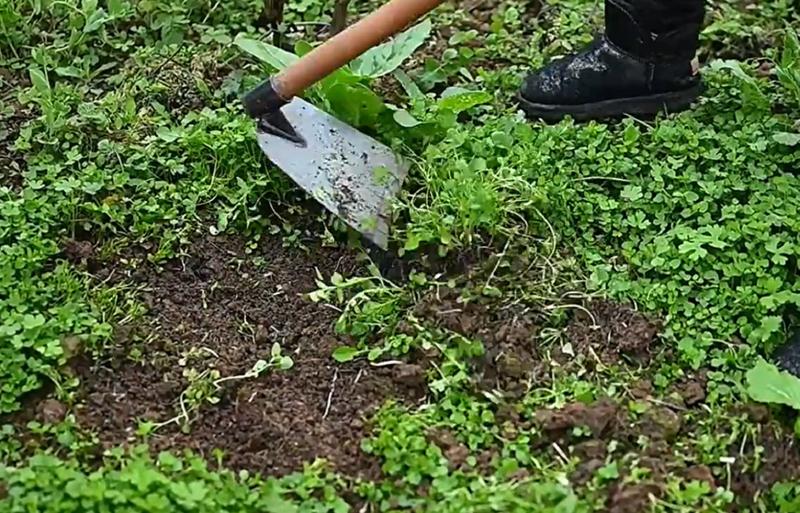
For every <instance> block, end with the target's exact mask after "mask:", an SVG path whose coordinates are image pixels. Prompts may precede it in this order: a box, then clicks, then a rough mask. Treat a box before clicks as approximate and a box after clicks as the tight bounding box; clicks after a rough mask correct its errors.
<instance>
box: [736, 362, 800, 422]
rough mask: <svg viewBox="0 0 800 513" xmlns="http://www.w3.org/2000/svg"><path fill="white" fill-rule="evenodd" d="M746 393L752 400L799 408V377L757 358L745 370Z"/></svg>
mask: <svg viewBox="0 0 800 513" xmlns="http://www.w3.org/2000/svg"><path fill="white" fill-rule="evenodd" d="M747 394H748V395H749V396H750V398H751V399H753V400H754V401H758V402H761V403H769V404H782V405H786V406H790V407H792V408H794V409H795V410H800V379H798V378H796V377H794V376H792V375H791V374H789V373H788V372H785V371H781V370H779V369H778V368H777V367H776V366H775V365H773V364H771V363H768V362H767V361H766V360H764V359H763V358H759V360H758V362H756V365H755V367H753V368H752V369H750V370H749V371H748V372H747Z"/></svg>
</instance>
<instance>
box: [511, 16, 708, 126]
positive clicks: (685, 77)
mask: <svg viewBox="0 0 800 513" xmlns="http://www.w3.org/2000/svg"><path fill="white" fill-rule="evenodd" d="M605 12H606V15H605V16H606V30H605V33H604V34H602V35H600V36H598V37H597V38H596V39H595V41H594V42H593V43H592V44H591V45H589V46H588V47H587V48H585V49H584V50H583V51H581V52H579V53H577V54H574V55H571V56H568V57H565V58H562V59H558V60H556V61H553V62H552V63H551V64H550V65H548V66H546V67H545V68H544V69H542V70H540V71H539V72H537V73H533V74H531V75H529V76H528V77H527V79H526V80H525V82H524V84H523V85H522V88H521V89H520V93H519V96H518V99H519V103H520V106H521V108H522V109H523V110H524V111H525V113H526V115H527V116H528V117H529V118H532V119H542V120H545V121H558V120H560V119H563V118H564V117H565V116H572V117H573V118H574V119H576V120H578V121H584V120H590V119H604V118H618V117H622V116H624V115H631V116H637V117H652V116H654V115H656V114H658V113H659V112H664V111H666V112H678V111H681V110H685V109H687V108H688V107H689V106H690V105H691V104H692V102H693V101H694V100H695V99H697V97H698V96H699V94H700V92H701V89H702V82H701V79H700V75H699V73H698V70H697V64H696V60H695V53H696V51H697V45H698V36H699V33H700V29H701V26H702V22H703V15H704V8H703V1H702V0H606V3H605Z"/></svg>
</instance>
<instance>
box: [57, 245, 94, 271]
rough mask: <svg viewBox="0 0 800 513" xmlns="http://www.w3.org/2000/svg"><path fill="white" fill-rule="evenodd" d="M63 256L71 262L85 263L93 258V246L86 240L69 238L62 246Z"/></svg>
mask: <svg viewBox="0 0 800 513" xmlns="http://www.w3.org/2000/svg"><path fill="white" fill-rule="evenodd" d="M62 252H63V253H64V258H66V259H67V260H68V261H69V262H71V263H73V264H76V265H78V264H86V263H87V262H88V261H89V260H91V259H92V258H94V246H93V245H92V243H91V242H89V241H86V240H75V239H69V240H67V241H65V242H64V247H63V248H62Z"/></svg>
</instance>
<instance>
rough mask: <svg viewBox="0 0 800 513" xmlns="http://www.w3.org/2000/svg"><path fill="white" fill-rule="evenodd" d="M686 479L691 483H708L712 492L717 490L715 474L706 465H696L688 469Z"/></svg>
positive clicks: (685, 474)
mask: <svg viewBox="0 0 800 513" xmlns="http://www.w3.org/2000/svg"><path fill="white" fill-rule="evenodd" d="M684 477H685V478H686V479H688V480H690V481H701V482H705V483H708V485H709V486H710V487H711V490H716V488H717V481H716V479H714V474H713V473H712V472H711V469H710V468H708V467H707V466H706V465H694V466H691V467H689V468H687V469H686V472H685V473H684Z"/></svg>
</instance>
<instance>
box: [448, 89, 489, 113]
mask: <svg viewBox="0 0 800 513" xmlns="http://www.w3.org/2000/svg"><path fill="white" fill-rule="evenodd" d="M490 101H492V95H490V94H489V93H487V92H484V91H469V90H466V89H460V88H449V89H447V90H445V92H443V93H442V98H441V99H440V100H439V101H438V102H436V104H437V106H438V107H439V108H440V109H443V110H449V111H451V112H454V113H456V114H458V113H460V112H464V111H465V110H468V109H471V108H472V107H475V106H477V105H482V104H484V103H488V102H490Z"/></svg>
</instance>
